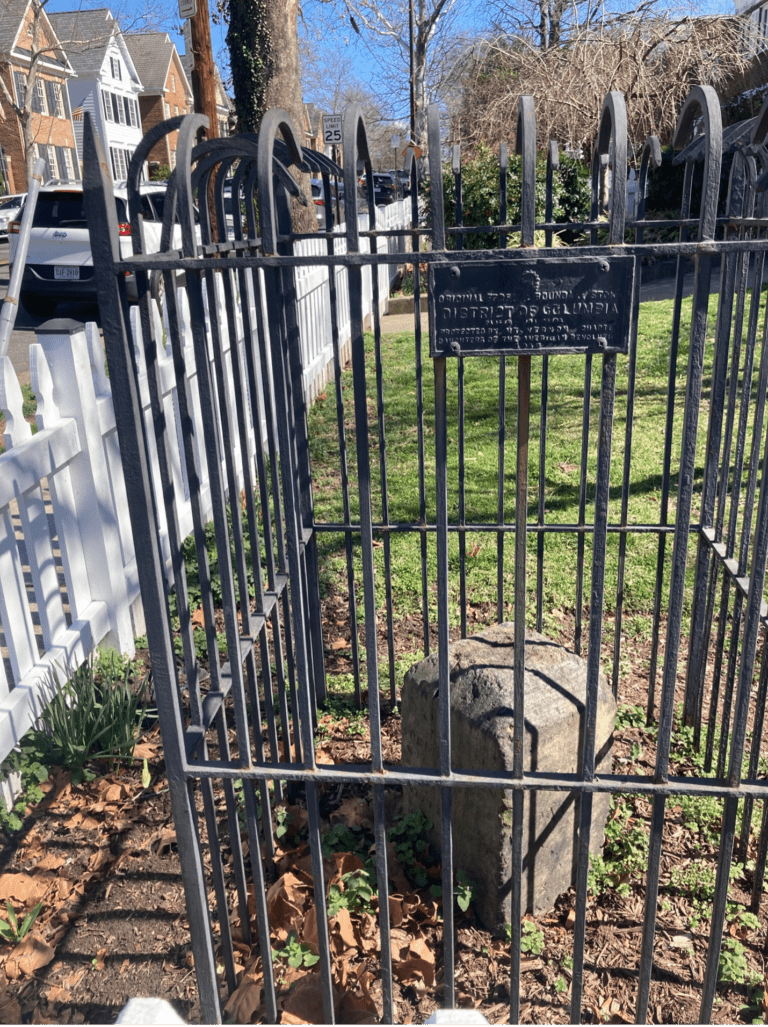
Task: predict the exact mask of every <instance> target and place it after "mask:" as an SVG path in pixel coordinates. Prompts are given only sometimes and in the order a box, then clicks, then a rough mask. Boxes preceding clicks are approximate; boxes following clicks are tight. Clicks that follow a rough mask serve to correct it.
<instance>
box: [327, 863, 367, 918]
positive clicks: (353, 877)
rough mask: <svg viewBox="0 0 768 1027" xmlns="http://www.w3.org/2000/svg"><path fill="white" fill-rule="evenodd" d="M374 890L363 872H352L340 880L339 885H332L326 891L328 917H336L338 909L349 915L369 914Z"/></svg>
mask: <svg viewBox="0 0 768 1027" xmlns="http://www.w3.org/2000/svg"><path fill="white" fill-rule="evenodd" d="M374 895H375V889H374V888H373V886H372V884H371V879H370V877H369V875H368V873H367V872H366V871H365V870H352V871H350V873H348V874H344V875H343V876H342V878H341V885H338V884H332V885H331V887H330V888H329V890H328V916H336V914H337V913H338V912H339V910H340V909H347V910H349V912H350V913H357V912H360V911H363V912H366V913H370V912H371V899H372V898H373V896H374Z"/></svg>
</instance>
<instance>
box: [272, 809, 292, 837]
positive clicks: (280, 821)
mask: <svg viewBox="0 0 768 1027" xmlns="http://www.w3.org/2000/svg"><path fill="white" fill-rule="evenodd" d="M275 816H276V817H277V827H276V828H275V838H285V836H286V835H287V834H288V825H289V824H290V822H291V821H292V820H293V815H292V814H291V813H289V812H288V810H287V809H285V807H284V806H279V807H278V808H277V809H276V810H275Z"/></svg>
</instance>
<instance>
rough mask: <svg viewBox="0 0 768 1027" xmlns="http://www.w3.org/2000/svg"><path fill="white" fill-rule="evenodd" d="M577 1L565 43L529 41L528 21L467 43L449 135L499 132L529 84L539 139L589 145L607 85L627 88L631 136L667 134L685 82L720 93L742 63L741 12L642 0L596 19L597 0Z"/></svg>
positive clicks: (470, 139) (485, 136)
mask: <svg viewBox="0 0 768 1027" xmlns="http://www.w3.org/2000/svg"><path fill="white" fill-rule="evenodd" d="M542 2H543V3H545V2H546V3H550V4H551V3H552V2H553V0H542ZM574 6H575V0H574ZM580 6H581V13H582V15H583V17H581V18H580V21H579V25H578V26H576V25H575V24H574V23H573V22H572V23H571V26H570V29H569V32H570V35H569V38H568V41H567V45H558V46H554V45H553V46H548V47H546V48H541V47H540V46H537V45H535V38H536V36H535V34H534V32H533V31H532V29H531V26H530V25H529V26H528V29H527V30H526V32H525V33H517V32H516V31H515V32H507V33H503V34H501V33H500V34H499V35H498V36H496V38H492V39H489V40H485V41H483V44H482V45H481V46H479V47H478V46H476V47H475V49H474V52H473V53H472V54H470V55H469V57H468V59H467V61H466V63H465V65H464V73H463V83H464V88H465V93H464V100H463V105H462V111H461V112H460V114H459V115H458V116H457V117H456V118H455V119H454V122H453V126H452V127H453V136H454V139H455V141H462V142H465V143H468V144H469V145H470V146H471V145H472V144H473V143H476V142H479V141H480V140H485V141H486V142H491V143H497V142H499V141H501V140H502V139H504V138H507V137H508V136H509V134H510V124H514V120H515V118H516V113H517V104H518V99H519V97H520V96H521V95H524V94H530V95H532V96H533V97H534V98H535V101H536V116H537V127H538V132H539V142H540V144H542V145H543V144H544V143H545V142H546V141H547V140H548V139H551V138H552V139H558V140H559V141H560V142H561V143H570V144H571V145H572V146H574V147H589V146H590V145H591V142H592V140H593V138H594V134H595V131H596V129H597V123H598V118H599V115H600V110H601V108H602V103H603V100H604V98H605V95H606V93H607V92H608V91H609V90H610V89H618V90H620V91H621V92H623V93H624V95H625V97H626V100H627V115H628V119H629V133H630V138H631V139H632V140H633V141H634V142H635V143H636V144H642V142H643V140H644V139H645V137H646V136H647V135H649V134H656V135H658V136H659V138H660V139H662V140H663V141H667V140H669V139H671V136H672V133H673V131H674V127H675V123H676V117H677V112H678V110H679V109H680V106H681V104H682V102H683V100H684V99H685V97H686V96H687V94H688V92H689V91H690V88H691V86H692V85H694V84H697V83H701V84H707V85H711V86H713V87H714V88H715V89H716V90H718V92H719V93H720V94H721V95H723V96H725V95H729V94H730V93H732V92H733V90H734V88H735V86H736V85H738V83H739V82H740V81H743V78H744V75H745V74H746V72H747V69H748V67H749V61H750V58H749V54H748V52H747V47H746V44H745V40H744V36H743V21H742V19H741V18H737V17H716V18H700V17H699V18H691V17H671V16H670V15H666V14H659V13H657V11H658V8H657V5H656V2H655V0H643V2H642V3H641V4H640V5H639V6H638V7H636V8H635V9H634V11H624V12H620V13H619V14H615V13H614V14H611V15H607V14H606V15H605V17H604V18H603V19H601V20H600V21H599V22H598V21H597V19H596V6H593V7H591V8H590V9H589V10H585V9H584V7H583V5H580Z"/></svg>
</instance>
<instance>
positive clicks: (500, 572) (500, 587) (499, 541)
mask: <svg viewBox="0 0 768 1027" xmlns="http://www.w3.org/2000/svg"><path fill="white" fill-rule="evenodd" d="M508 167H509V152H508V150H507V144H506V143H502V144H501V148H500V151H499V224H501V225H506V223H507V170H508ZM499 246H500V247H501V249H506V248H507V233H506V232H501V233H500V236H499ZM506 421H507V358H506V357H504V356H502V357H499V473H498V501H497V504H496V523H497V524H498V525H499V530H498V531H497V532H496V619H497V621H498V622H499V624H501V622H502V621H503V620H504V535H505V532H504V530H503V525H504V457H505V453H504V449H505V444H506V436H507V424H506Z"/></svg>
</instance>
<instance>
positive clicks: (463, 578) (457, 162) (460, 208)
mask: <svg viewBox="0 0 768 1027" xmlns="http://www.w3.org/2000/svg"><path fill="white" fill-rule="evenodd" d="M452 170H453V187H454V195H455V205H456V227H457V228H460V227H461V226H462V225H463V224H464V204H463V197H462V189H461V146H459V144H458V143H457V144H456V145H455V146H454V147H453V160H452ZM454 238H455V240H456V249H457V250H463V249H464V235H463V234H462V233H461V232H459V234H458V235H456V236H454ZM458 364H459V370H458V376H459V381H458V404H459V424H458V431H459V454H458V455H459V606H460V615H461V637H462V638H466V637H467V533H466V531H464V530H463V529H464V528H465V527H466V523H467V517H466V502H465V500H466V492H465V473H464V472H465V467H464V357H462V356H460V357H458Z"/></svg>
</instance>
